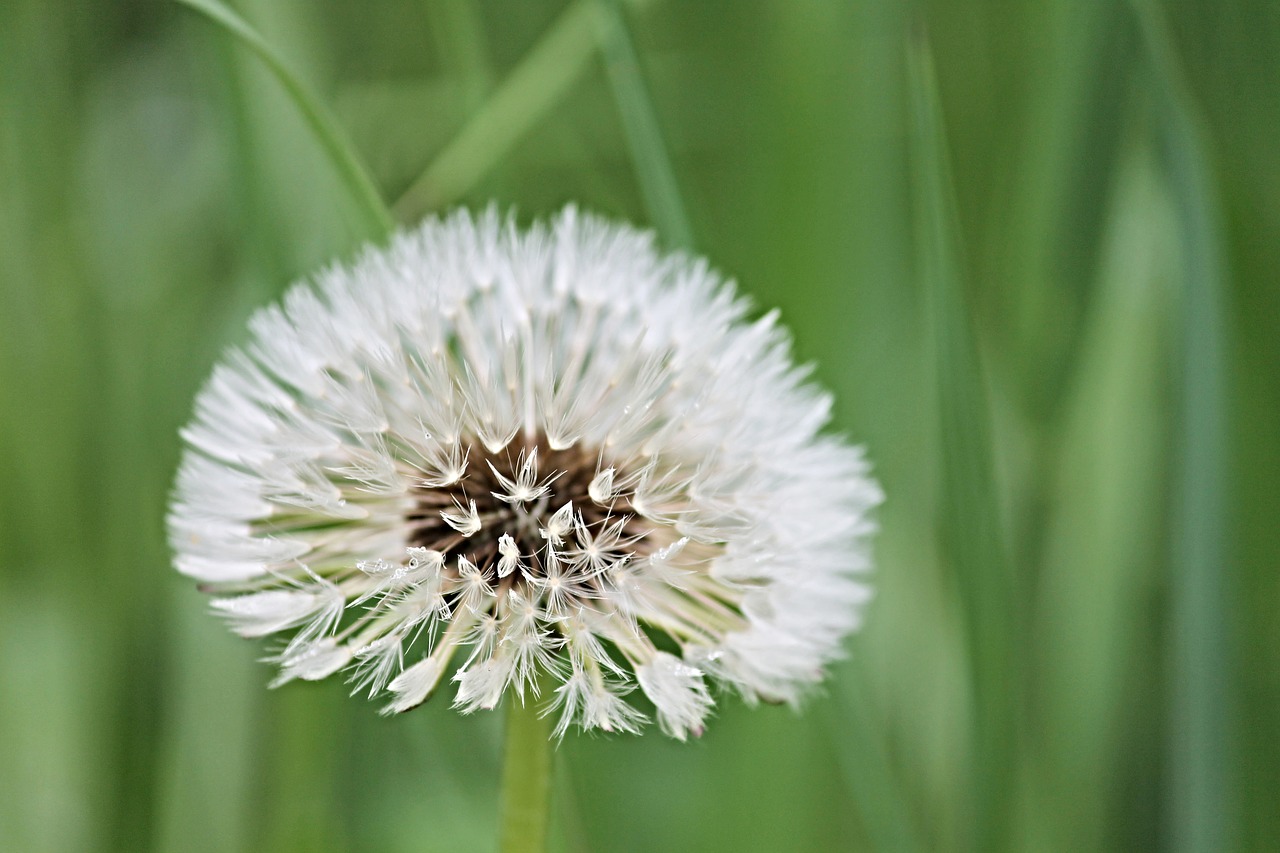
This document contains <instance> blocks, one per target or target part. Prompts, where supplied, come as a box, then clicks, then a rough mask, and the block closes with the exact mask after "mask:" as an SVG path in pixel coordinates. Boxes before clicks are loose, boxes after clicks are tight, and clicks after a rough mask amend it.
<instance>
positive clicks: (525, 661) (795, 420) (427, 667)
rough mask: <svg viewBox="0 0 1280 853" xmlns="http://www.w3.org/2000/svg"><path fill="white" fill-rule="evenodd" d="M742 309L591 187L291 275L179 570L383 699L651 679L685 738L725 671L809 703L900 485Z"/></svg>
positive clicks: (585, 697) (768, 320)
mask: <svg viewBox="0 0 1280 853" xmlns="http://www.w3.org/2000/svg"><path fill="white" fill-rule="evenodd" d="M747 312H748V308H747V305H746V304H745V303H744V301H743V300H741V299H739V298H738V297H736V296H735V295H734V292H733V289H732V286H731V285H730V284H728V283H725V282H724V281H722V280H721V279H720V278H718V277H717V276H716V275H715V274H714V273H713V272H711V271H710V270H709V269H708V268H707V267H706V266H705V264H703V263H702V262H700V261H693V260H689V259H687V258H684V257H679V256H663V255H660V254H658V253H657V252H655V251H654V249H653V247H652V245H651V241H650V238H649V237H648V236H647V235H644V234H641V233H638V232H635V231H633V230H630V229H628V228H625V227H620V226H616V225H611V224H608V223H605V222H603V221H600V220H597V219H594V218H591V217H585V216H582V215H580V214H578V213H577V212H576V211H575V210H574V209H572V208H570V209H568V210H566V211H565V212H564V213H562V214H561V215H560V216H559V217H558V218H556V219H555V220H554V221H552V222H551V223H549V224H547V225H538V226H534V227H533V228H532V229H530V230H528V231H520V230H519V229H517V228H516V227H515V226H514V225H513V224H512V223H511V222H510V221H507V220H503V219H502V218H500V217H499V216H498V215H497V214H496V213H493V212H489V213H487V214H485V215H483V216H481V217H479V218H478V219H473V218H472V217H470V216H468V215H467V214H456V215H453V216H451V217H449V218H448V219H445V220H432V221H430V222H428V223H426V224H424V225H423V226H422V227H421V228H419V229H417V230H415V231H413V232H409V233H405V234H401V235H400V236H398V237H397V238H396V239H395V240H394V242H393V244H392V245H391V246H390V247H389V248H387V249H385V250H377V251H372V250H371V251H369V252H368V253H366V255H365V256H364V257H363V258H361V259H360V260H359V261H358V262H357V263H356V264H355V265H354V266H352V267H350V268H346V269H333V270H330V271H328V272H326V273H324V274H322V275H321V276H320V277H319V278H318V279H317V280H316V282H315V283H314V284H313V285H301V286H298V287H295V288H294V289H292V290H291V291H290V292H289V293H288V294H287V295H286V297H285V299H284V300H283V303H282V304H281V305H280V306H276V307H271V308H267V309H264V310H263V311H262V312H260V313H259V314H258V315H256V316H255V318H254V319H253V320H252V321H251V322H250V327H251V330H252V332H253V338H252V340H251V341H250V343H249V344H248V346H247V347H245V348H244V349H243V350H233V351H232V352H230V353H229V354H228V355H227V356H226V357H225V359H224V361H223V363H222V364H220V365H219V366H218V367H217V368H215V370H214V372H213V375H212V377H211V378H210V380H209V382H208V383H207V384H206V386H205V388H204V390H203V391H202V392H201V394H200V397H199V398H198V400H197V403H196V414H195V417H194V419H193V420H192V423H191V424H190V425H188V427H187V428H186V429H184V430H183V436H184V438H185V440H186V443H187V450H186V453H185V456H184V458H183V463H182V467H181V470H180V472H179V475H178V482H177V487H176V490H175V497H174V502H173V507H172V510H171V512H170V516H169V531H170V540H171V543H172V546H173V548H174V551H175V555H176V557H175V561H176V564H177V567H178V568H179V570H181V571H182V572H184V573H185V574H187V575H190V576H193V577H196V578H198V579H199V580H200V581H202V582H203V585H204V586H205V587H206V588H208V589H210V590H211V591H212V592H214V593H215V595H216V597H215V598H214V599H213V602H212V606H213V608H214V609H215V610H216V611H218V612H219V613H221V614H222V615H224V616H225V617H226V618H227V620H228V621H229V623H230V625H231V627H232V629H233V630H235V631H237V632H238V633H241V634H243V635H245V636H250V637H259V636H265V635H268V634H280V635H282V636H283V637H284V638H285V640H286V643H287V645H286V647H285V648H284V650H283V651H282V652H281V653H280V654H278V655H277V656H276V657H274V658H273V659H272V660H273V661H274V662H275V663H276V664H278V666H279V668H280V674H279V677H278V678H277V679H276V681H275V683H276V684H280V683H284V682H286V681H290V680H292V679H308V680H315V679H320V678H325V677H328V676H329V675H332V674H333V673H335V672H337V671H339V670H343V669H345V670H346V671H347V672H348V673H349V674H350V676H351V680H352V681H353V682H354V683H355V685H356V687H355V689H356V690H357V691H365V690H367V691H368V692H369V693H370V694H371V695H374V694H385V695H387V696H389V701H388V704H387V705H386V706H385V709H384V710H385V711H386V712H387V713H401V712H404V711H407V710H409V709H410V708H413V707H416V706H417V705H419V704H421V703H422V702H424V701H426V700H427V699H428V697H430V696H431V695H432V694H433V693H434V692H435V691H436V690H437V689H438V688H439V685H440V684H442V683H443V684H448V683H453V684H455V685H457V692H456V696H455V698H454V704H455V706H456V707H458V708H459V709H460V710H462V711H464V712H471V711H475V710H480V709H485V708H492V707H494V706H495V705H497V704H498V703H499V702H501V701H503V697H504V696H514V697H515V698H516V700H517V701H520V700H525V701H538V702H539V703H540V706H541V707H542V709H543V710H544V712H545V713H551V714H555V715H557V723H556V726H555V731H556V733H557V734H561V735H562V734H563V733H564V732H565V731H566V730H567V729H568V728H570V727H572V726H575V725H576V726H581V727H584V728H599V729H604V730H607V731H634V730H636V729H637V728H638V727H639V726H640V725H641V724H642V723H643V722H644V721H645V715H644V714H643V713H642V712H641V711H640V710H639V709H638V708H637V707H636V705H635V704H634V703H633V702H632V700H631V695H632V693H633V691H635V690H636V689H637V688H638V689H639V693H641V694H643V696H644V697H646V698H647V699H648V701H649V702H651V703H652V704H653V707H654V708H655V710H656V718H657V723H658V724H659V726H660V727H661V728H662V730H663V731H665V732H666V733H667V734H669V735H671V736H673V737H677V738H681V739H683V738H686V737H688V736H690V735H694V736H696V735H698V734H699V733H700V732H701V731H702V729H703V727H704V725H705V721H706V718H707V716H708V715H709V714H710V712H711V710H712V707H713V701H712V697H711V692H710V687H711V686H712V684H713V683H718V684H721V685H725V686H728V687H730V688H731V689H734V690H736V691H737V692H739V693H740V694H742V696H744V697H745V698H746V699H747V700H749V701H753V700H757V699H767V700H770V701H786V702H796V701H798V699H799V698H800V697H801V696H802V695H803V694H804V692H805V689H806V688H807V687H809V686H811V685H813V684H814V683H815V682H817V681H818V680H820V679H821V677H822V672H823V669H824V667H825V665H826V664H827V663H829V662H830V661H831V660H832V659H833V658H835V657H837V656H838V655H839V653H840V644H841V640H842V638H843V637H844V636H845V635H846V634H847V633H849V632H850V631H852V630H853V629H854V628H855V627H856V626H857V625H858V623H859V620H860V618H861V611H862V609H863V607H864V606H865V602H866V600H867V598H868V596H869V590H868V587H867V586H866V585H865V583H864V582H863V580H862V578H861V574H862V572H864V571H865V569H866V568H867V567H868V565H869V557H868V540H869V537H870V534H871V532H872V530H873V524H872V523H871V521H870V520H869V518H868V514H869V512H870V510H871V509H872V508H873V507H874V506H875V505H876V504H877V503H878V502H879V501H880V499H881V494H880V491H879V488H878V487H877V485H876V484H875V482H874V481H873V480H872V479H870V477H869V474H868V465H867V463H866V462H865V460H864V459H863V456H862V454H861V452H860V450H858V449H855V448H851V447H849V446H848V445H846V444H845V443H844V442H843V441H841V440H839V439H838V438H834V437H831V436H828V435H824V434H823V433H822V432H821V430H822V429H823V427H824V426H825V424H826V423H827V419H828V412H829V407H830V399H829V398H828V396H827V395H826V394H824V393H823V392H821V391H820V390H818V389H816V388H815V387H814V386H812V385H811V384H809V383H808V381H807V380H806V373H805V371H803V370H802V369H799V368H797V367H796V366H795V365H794V364H793V363H792V362H791V359H790V354H789V348H788V341H787V337H786V334H785V332H783V331H782V329H781V328H780V327H779V326H778V324H777V321H776V315H773V314H770V315H766V316H765V317H764V318H763V319H761V320H757V321H755V322H749V321H748V320H747ZM458 661H461V663H459V662H458ZM542 686H545V687H547V688H548V689H546V690H541V688H542ZM540 690H541V694H540V693H539V691H540Z"/></svg>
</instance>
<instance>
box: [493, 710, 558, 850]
mask: <svg viewBox="0 0 1280 853" xmlns="http://www.w3.org/2000/svg"><path fill="white" fill-rule="evenodd" d="M506 751H507V757H506V765H505V766H504V767H503V770H502V844H501V846H500V848H499V849H501V850H502V853H542V851H544V850H546V849H547V822H548V821H547V815H548V808H547V807H548V805H549V800H550V794H551V721H550V719H548V718H547V717H544V716H539V714H538V710H537V708H536V707H535V706H534V703H533V702H532V701H530V702H528V703H522V702H520V701H519V699H517V698H516V697H514V696H513V697H511V702H510V704H509V705H508V706H507V743H506Z"/></svg>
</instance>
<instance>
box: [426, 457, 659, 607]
mask: <svg viewBox="0 0 1280 853" xmlns="http://www.w3.org/2000/svg"><path fill="white" fill-rule="evenodd" d="M465 459H466V464H465V473H463V474H462V476H461V477H460V478H459V479H457V480H456V481H455V482H453V483H450V484H448V485H443V486H430V485H420V486H418V487H417V488H416V489H415V490H414V493H413V498H414V506H413V508H412V510H411V511H410V512H409V514H408V516H407V521H408V523H409V525H410V527H411V528H412V533H411V535H410V537H409V543H408V544H409V545H410V546H411V547H419V548H427V549H430V550H433V551H438V552H440V553H441V554H444V555H447V556H448V557H449V558H450V560H449V562H448V563H447V564H446V567H445V568H444V571H445V574H446V576H452V577H455V578H456V577H457V576H458V573H459V572H460V571H461V568H460V567H459V564H458V563H457V562H456V561H454V560H453V559H452V558H454V557H459V558H465V560H466V561H468V562H469V563H470V564H471V565H472V566H474V567H475V569H476V570H478V571H479V572H480V573H481V574H482V575H483V577H484V579H485V581H486V582H487V583H488V584H489V585H490V586H491V587H492V588H493V589H494V590H495V591H501V590H505V589H509V588H521V587H523V586H525V585H527V584H529V583H530V582H533V583H539V582H542V581H544V580H546V579H547V578H548V577H554V576H556V575H557V573H561V572H564V571H566V570H567V569H568V566H569V565H570V564H572V565H574V566H576V567H578V570H577V571H575V572H574V574H575V575H577V576H578V581H579V582H584V581H585V582H587V583H588V584H589V586H597V587H598V586H599V585H600V584H602V583H604V582H605V581H604V577H603V576H604V575H605V574H606V573H607V572H608V570H609V569H610V568H611V567H617V566H620V565H625V564H626V563H628V562H630V561H631V560H633V559H634V558H636V557H638V556H645V555H648V554H649V553H651V552H652V551H653V550H655V548H656V544H655V543H654V542H652V541H651V534H653V532H654V531H653V528H652V526H651V525H650V524H649V523H648V522H647V521H646V520H645V519H643V518H641V517H639V515H638V514H637V512H636V510H635V508H634V506H633V505H632V502H631V500H630V499H629V497H628V496H627V495H625V494H621V493H617V492H615V490H614V484H615V483H621V482H623V481H624V480H625V478H626V474H625V472H620V471H619V472H613V471H612V469H609V468H607V466H603V465H601V464H600V457H599V455H598V454H597V453H596V452H594V451H592V450H589V449H586V448H582V447H570V448H567V449H564V450H553V449H552V448H551V447H550V445H549V444H548V443H547V442H546V441H545V439H543V438H542V437H539V438H538V439H537V440H534V441H532V442H525V441H520V440H517V441H513V442H512V443H510V444H508V445H507V447H505V448H503V449H502V450H500V451H498V452H496V453H491V452H489V451H488V450H487V449H486V448H485V447H484V445H482V444H480V443H478V442H473V443H470V444H469V445H467V449H466V453H465ZM602 471H603V472H604V474H603V475H602ZM550 560H558V561H561V565H559V566H551V565H548V561H550ZM584 567H585V568H586V569H587V571H586V572H585V573H584V572H583V571H582V569H583V568H584ZM584 574H585V577H584V576H583V575H584ZM584 591H587V590H584Z"/></svg>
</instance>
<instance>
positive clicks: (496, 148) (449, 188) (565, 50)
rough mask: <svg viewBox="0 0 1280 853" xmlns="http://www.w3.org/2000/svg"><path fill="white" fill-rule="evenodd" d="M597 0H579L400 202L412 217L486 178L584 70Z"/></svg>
mask: <svg viewBox="0 0 1280 853" xmlns="http://www.w3.org/2000/svg"><path fill="white" fill-rule="evenodd" d="M598 15H599V8H598V7H597V6H596V0H576V2H574V3H573V4H572V5H570V6H569V7H568V8H567V9H565V10H564V12H562V13H561V14H560V17H559V18H557V19H556V20H555V22H553V23H552V24H551V26H550V27H549V28H548V30H547V32H546V33H544V34H543V36H542V37H541V38H540V39H539V41H538V43H537V45H535V46H534V47H533V48H532V49H531V50H530V51H529V53H528V54H526V55H525V57H524V59H522V60H521V61H520V63H519V64H518V65H517V66H516V67H515V68H514V69H513V70H512V71H511V73H510V74H509V75H507V77H506V79H504V80H503V81H502V83H501V85H499V86H498V88H497V89H496V90H494V92H493V93H492V94H491V95H490V96H489V100H488V101H486V102H485V104H484V106H482V107H481V108H480V109H479V110H478V111H477V112H476V113H475V114H474V115H473V116H472V117H471V119H470V121H468V122H467V123H466V124H465V125H464V126H463V128H462V130H460V131H459V132H458V135H457V136H455V137H454V139H453V141H452V142H450V143H449V144H448V145H447V146H446V147H445V149H444V150H443V151H441V152H440V154H439V155H437V156H436V158H435V160H434V161H432V163H431V165H429V166H428V167H427V169H426V171H424V172H423V173H422V175H420V176H419V177H418V179H417V180H415V181H414V182H413V184H412V185H411V186H410V187H409V189H407V190H406V191H405V192H404V194H403V195H402V196H401V197H400V199H399V200H398V201H397V202H396V203H395V210H396V213H397V214H399V216H400V217H401V218H402V219H404V220H406V221H412V220H415V219H418V218H420V217H421V216H423V215H424V214H425V213H427V212H428V211H430V210H433V209H436V208H439V207H441V206H444V205H447V204H451V203H452V202H455V201H457V200H458V199H459V198H461V197H462V196H463V195H465V194H466V193H467V192H468V191H469V190H470V189H471V188H472V187H474V186H475V184H476V183H477V182H478V181H479V180H480V179H481V178H483V177H484V176H485V175H486V174H487V173H488V172H489V171H490V170H491V169H492V168H493V167H494V166H495V165H496V164H497V163H498V162H499V161H501V160H502V158H503V157H504V156H505V155H506V154H507V152H509V151H510V150H511V148H512V147H513V146H514V145H515V144H516V143H517V142H519V141H520V139H521V137H523V136H524V135H525V134H526V133H527V132H528V131H529V130H530V129H531V128H532V127H533V126H534V124H535V123H536V122H537V121H538V120H539V119H540V118H541V117H542V116H543V115H545V114H546V113H547V111H548V110H550V109H551V107H553V106H555V104H556V103H558V102H559V101H560V99H561V98H563V97H564V96H565V94H567V93H568V91H569V90H570V88H572V86H573V85H574V83H576V82H577V81H578V79H579V78H580V77H581V76H582V73H583V72H584V71H585V70H586V67H587V63H588V61H589V60H590V59H591V55H592V53H593V51H594V50H595V45H596V28H597V26H598V22H597V17H598Z"/></svg>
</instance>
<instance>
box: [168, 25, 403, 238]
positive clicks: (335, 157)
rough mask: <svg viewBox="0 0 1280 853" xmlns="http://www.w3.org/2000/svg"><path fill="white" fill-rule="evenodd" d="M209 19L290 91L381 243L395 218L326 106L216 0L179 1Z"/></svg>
mask: <svg viewBox="0 0 1280 853" xmlns="http://www.w3.org/2000/svg"><path fill="white" fill-rule="evenodd" d="M177 1H178V2H179V3H182V4H183V5H186V6H189V7H191V8H192V9H195V10H196V11H197V12H200V13H201V14H203V15H205V16H207V17H208V18H209V19H210V20H212V21H214V22H215V23H217V24H218V25H220V26H221V27H222V28H223V29H225V30H226V31H227V32H228V33H230V34H232V35H234V36H235V37H236V38H237V39H239V41H240V42H241V43H242V44H244V45H245V46H246V47H248V48H249V49H250V50H251V51H253V53H254V54H255V55H256V56H257V57H258V58H259V59H261V60H262V62H263V63H264V64H265V65H266V66H267V68H269V69H270V70H271V72H272V74H274V75H275V77H276V79H277V80H278V81H279V82H280V85H281V86H283V87H284V89H285V91H286V92H288V94H289V97H290V98H291V99H292V101H293V103H294V105H295V106H297V108H298V110H299V111H300V112H301V113H302V116H303V118H304V119H305V120H306V122H307V125H308V127H310V128H311V130H312V132H313V133H314V134H315V138H316V142H318V143H319V144H320V146H321V147H322V148H323V149H324V151H325V153H326V154H327V155H328V157H329V160H330V161H331V162H332V163H333V166H334V168H335V169H336V170H337V173H338V175H339V177H340V178H341V180H342V182H343V184H344V185H345V186H346V188H347V190H348V191H349V192H350V193H351V198H352V200H353V201H354V202H355V204H356V207H357V209H358V211H359V213H360V215H361V218H362V220H363V227H364V228H365V230H366V231H367V236H368V237H369V238H370V239H373V240H379V241H380V240H382V239H383V238H385V237H387V236H388V235H389V234H390V233H391V232H392V231H393V230H395V220H394V219H392V217H391V213H390V212H389V211H388V210H387V206H386V203H385V202H384V201H383V200H382V196H381V195H380V194H379V192H378V189H377V186H376V185H375V184H374V182H373V178H371V177H370V175H369V171H368V169H366V168H365V166H364V163H363V162H362V161H361V159H360V156H359V155H358V154H357V153H356V150H355V147H354V146H353V145H352V144H351V142H350V140H348V139H347V136H346V133H345V132H344V131H343V130H342V127H341V125H339V124H338V121H337V119H335V118H334V117H333V114H332V113H330V112H329V110H328V108H327V107H325V105H324V104H323V103H322V102H321V101H320V100H319V99H318V98H316V97H315V95H313V94H312V93H311V92H310V91H309V90H308V89H307V87H306V86H305V85H303V83H302V81H301V79H299V77H298V76H297V75H296V74H294V73H293V71H292V70H291V69H290V68H289V66H288V64H286V63H285V61H284V59H283V58H282V57H281V56H280V54H279V53H277V52H276V50H275V48H273V47H272V46H271V45H270V44H269V43H268V42H267V40H266V39H264V38H263V37H262V36H261V35H260V34H259V33H258V31H257V30H255V29H254V28H253V27H251V26H250V25H249V24H248V22H246V21H245V20H244V19H243V18H241V17H240V16H239V15H237V14H236V13H235V12H234V11H233V10H232V9H230V8H229V7H227V6H226V5H225V4H223V3H221V2H220V0H177Z"/></svg>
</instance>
